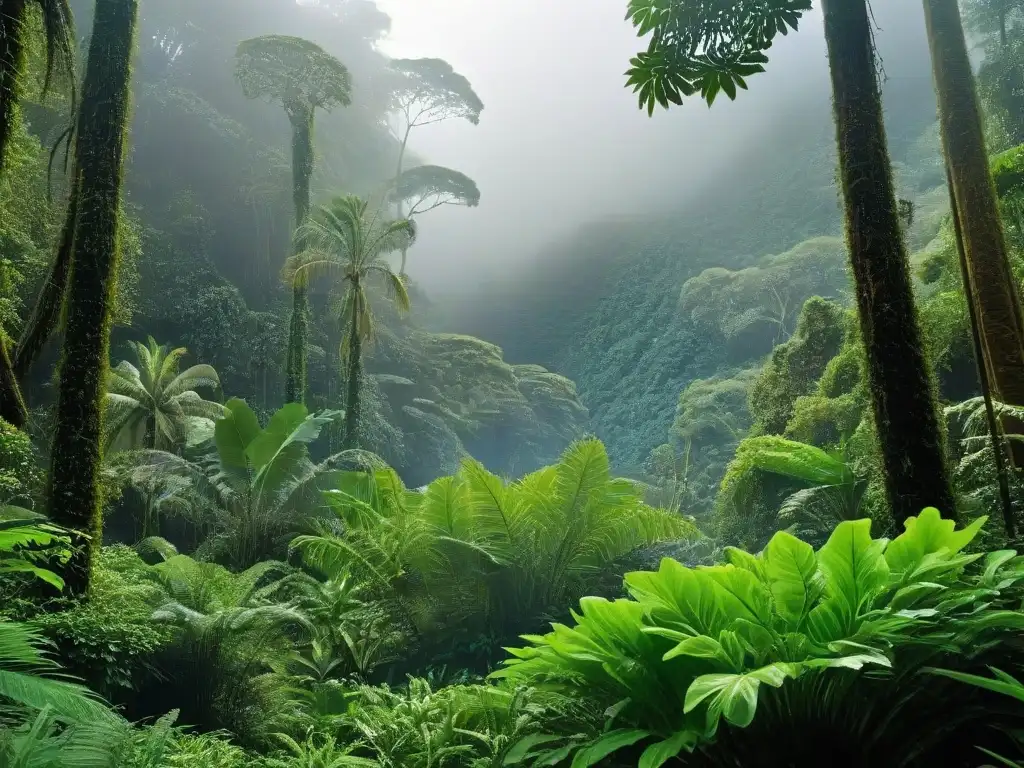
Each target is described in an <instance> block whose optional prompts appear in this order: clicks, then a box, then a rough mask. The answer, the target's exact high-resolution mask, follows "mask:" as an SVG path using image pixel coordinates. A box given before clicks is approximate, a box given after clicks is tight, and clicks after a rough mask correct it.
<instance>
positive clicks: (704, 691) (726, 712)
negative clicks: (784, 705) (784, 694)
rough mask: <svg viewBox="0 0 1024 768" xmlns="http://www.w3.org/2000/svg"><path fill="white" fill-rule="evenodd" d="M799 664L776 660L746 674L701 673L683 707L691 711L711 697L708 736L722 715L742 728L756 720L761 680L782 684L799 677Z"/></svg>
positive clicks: (773, 685) (762, 681)
mask: <svg viewBox="0 0 1024 768" xmlns="http://www.w3.org/2000/svg"><path fill="white" fill-rule="evenodd" d="M799 674H800V667H799V666H798V665H795V664H786V663H783V662H777V663H775V664H769V665H767V666H764V667H761V668H760V669H755V670H753V671H751V672H745V673H743V674H712V675H701V676H700V677H698V678H697V679H696V680H694V681H693V683H691V685H690V687H689V688H688V689H687V690H686V703H685V705H684V711H686V712H692V711H693V710H694V709H696V708H697V707H699V706H700V705H701V704H702V703H703V702H704V701H705V700H709V701H708V713H707V733H706V735H707V736H712V735H713V734H714V733H715V731H716V730H717V729H718V722H719V719H720V718H721V717H725V719H726V720H727V721H728V722H730V723H732V724H733V725H735V726H738V727H740V728H746V727H747V726H748V725H750V724H751V723H752V722H753V721H754V714H755V713H756V712H757V694H758V689H759V688H760V687H761V684H762V683H764V684H765V685H770V686H772V687H774V688H779V687H780V686H781V685H782V684H783V683H784V682H785V681H786V678H793V677H797V676H798V675H799Z"/></svg>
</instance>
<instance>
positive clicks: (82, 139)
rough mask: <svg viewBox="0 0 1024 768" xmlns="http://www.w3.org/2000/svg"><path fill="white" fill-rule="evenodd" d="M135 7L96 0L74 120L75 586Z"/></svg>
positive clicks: (69, 499)
mask: <svg viewBox="0 0 1024 768" xmlns="http://www.w3.org/2000/svg"><path fill="white" fill-rule="evenodd" d="M138 10H139V3H138V0H96V13H95V17H94V21H93V30H92V38H91V41H90V44H89V60H88V64H87V65H86V71H85V80H84V82H83V84H82V99H81V106H80V108H79V112H78V118H77V126H76V130H75V141H74V153H75V165H74V168H75V173H76V178H75V180H74V184H75V185H76V186H77V188H78V191H79V200H78V206H79V207H78V217H77V221H76V225H75V235H74V245H73V248H72V258H71V261H72V270H71V276H70V280H69V283H68V294H67V322H66V328H65V333H64V345H63V354H62V357H61V362H60V369H59V374H58V385H57V413H56V425H55V429H54V434H53V446H52V449H51V459H50V482H49V494H48V498H49V504H50V517H51V519H52V520H53V521H54V522H55V523H56V524H58V525H61V526H63V527H65V528H68V529H70V530H72V531H74V532H75V543H76V544H77V545H78V551H76V553H75V554H74V555H73V556H72V557H71V559H70V560H69V561H68V563H67V565H66V566H65V567H64V573H63V574H62V575H63V577H64V581H65V584H66V591H67V592H69V593H70V594H73V595H81V594H84V593H85V592H86V591H87V589H88V587H89V579H90V575H91V563H92V553H93V552H94V551H95V549H96V548H97V547H98V546H99V545H100V543H101V540H102V533H103V530H102V524H103V523H102V516H101V501H102V500H101V498H100V488H99V482H98V481H99V469H100V459H101V455H100V454H101V449H100V440H101V436H102V415H103V400H104V394H105V391H106V387H105V386H104V384H105V377H106V373H107V366H108V350H109V343H110V323H111V309H112V306H113V290H114V286H115V283H116V279H117V266H118V258H119V255H120V253H119V245H118V227H119V212H120V201H121V186H122V182H123V173H124V156H125V143H126V134H127V130H128V122H129V112H130V106H131V61H132V52H133V48H134V44H135V32H136V24H137V20H138ZM85 537H88V538H85Z"/></svg>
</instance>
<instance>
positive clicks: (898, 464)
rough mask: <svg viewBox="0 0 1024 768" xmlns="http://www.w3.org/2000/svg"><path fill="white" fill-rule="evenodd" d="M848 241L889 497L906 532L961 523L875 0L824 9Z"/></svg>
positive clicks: (842, 1) (832, 0)
mask: <svg viewBox="0 0 1024 768" xmlns="http://www.w3.org/2000/svg"><path fill="white" fill-rule="evenodd" d="M822 9H823V11H824V17H825V39H826V42H827V44H828V59H829V69H830V71H831V77H832V92H833V106H834V112H835V122H836V140H837V144H838V150H839V176H840V183H841V186H842V191H843V199H844V202H845V214H846V217H845V218H846V241H847V247H848V248H849V252H850V263H851V266H852V269H853V276H854V283H855V289H856V294H857V309H858V314H859V318H860V328H861V336H862V338H863V342H864V345H865V351H866V355H867V367H868V382H869V385H870V389H871V404H872V410H873V413H874V418H875V425H876V431H877V433H878V440H879V444H880V448H881V454H882V463H883V469H884V474H885V489H886V495H887V497H888V500H889V504H890V507H891V509H892V514H893V517H894V519H895V521H896V523H897V525H899V526H901V527H902V523H903V521H904V520H906V518H908V517H911V516H913V515H916V514H918V513H919V512H920V511H921V510H922V509H923V508H924V507H928V506H934V507H938V509H939V510H941V512H942V514H943V515H944V516H946V517H953V516H954V515H955V514H956V510H955V505H954V497H953V492H952V490H951V488H950V485H949V479H948V476H947V471H946V458H945V452H944V450H943V440H942V433H941V430H940V425H939V418H938V413H937V408H936V399H935V394H934V386H933V381H932V376H931V372H930V371H929V369H928V365H927V362H926V360H925V356H924V349H923V342H922V338H921V331H920V327H919V325H918V320H917V313H916V310H915V307H914V295H913V290H912V287H911V280H910V272H909V269H908V264H907V253H906V246H905V244H904V241H903V232H902V228H901V227H900V219H899V211H898V207H897V202H896V194H895V189H894V186H893V181H892V170H891V166H890V161H889V153H888V148H887V145H886V136H885V126H884V124H883V121H882V100H881V92H880V89H879V84H878V72H877V70H876V60H875V51H874V45H873V40H872V32H871V26H870V21H869V17H868V9H867V2H866V0H823V1H822Z"/></svg>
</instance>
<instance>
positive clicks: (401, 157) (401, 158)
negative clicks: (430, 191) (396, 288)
mask: <svg viewBox="0 0 1024 768" xmlns="http://www.w3.org/2000/svg"><path fill="white" fill-rule="evenodd" d="M411 131H412V126H411V125H407V126H406V127H405V135H404V136H403V137H402V145H401V146H400V147H399V148H398V167H397V169H396V170H395V187H396V189H397V187H398V182H399V179H401V178H402V165H403V164H404V163H405V150H406V148H407V147H408V146H409V133H410V132H411ZM398 218H400V219H402V218H405V201H404V200H402V199H401V198H399V199H398ZM408 255H409V249H408V248H407V247H406V246H404V245H403V246H402V266H401V267H400V268H399V270H398V274H399V275H401V276H402V277H405V261H406V258H407V257H408Z"/></svg>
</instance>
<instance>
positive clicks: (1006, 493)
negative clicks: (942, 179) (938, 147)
mask: <svg viewBox="0 0 1024 768" xmlns="http://www.w3.org/2000/svg"><path fill="white" fill-rule="evenodd" d="M946 188H947V189H948V190H949V210H950V214H951V218H952V219H953V237H954V240H955V241H956V252H957V257H958V261H959V263H960V279H961V280H963V281H964V286H965V290H966V292H967V295H968V296H972V295H973V289H972V288H971V269H970V267H969V266H968V264H967V250H966V249H965V248H964V235H963V230H962V228H961V227H960V214H959V208H960V206H958V205H957V202H956V194H955V192H954V191H953V176H952V173H951V172H950V170H949V162H948V161H947V162H946ZM967 314H968V318H969V319H970V324H971V343H972V344H973V347H974V362H975V364H976V365H977V366H978V383H979V384H980V385H981V397H982V399H983V400H984V402H985V420H986V422H987V423H988V436H989V440H990V441H991V445H992V459H993V461H994V463H995V465H996V479H997V481H998V485H999V500H1000V501H1001V502H1002V505H1003V528H1004V530H1005V531H1006V536H1007V537H1008V538H1010V539H1013V538H1015V537H1016V535H1017V526H1016V524H1015V522H1014V519H1013V498H1012V497H1011V496H1010V481H1009V479H1008V477H1007V473H1006V461H1005V460H1004V458H1003V444H1004V443H1005V442H1006V441H1005V440H1004V438H1003V435H1002V432H1001V431H1000V429H999V418H998V417H997V416H996V411H995V406H994V405H993V398H992V384H991V382H990V381H989V378H988V368H986V367H985V359H984V350H983V346H982V341H981V333H980V331H979V329H978V317H977V307H975V305H974V302H973V301H970V300H969V299H968V301H967Z"/></svg>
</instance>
